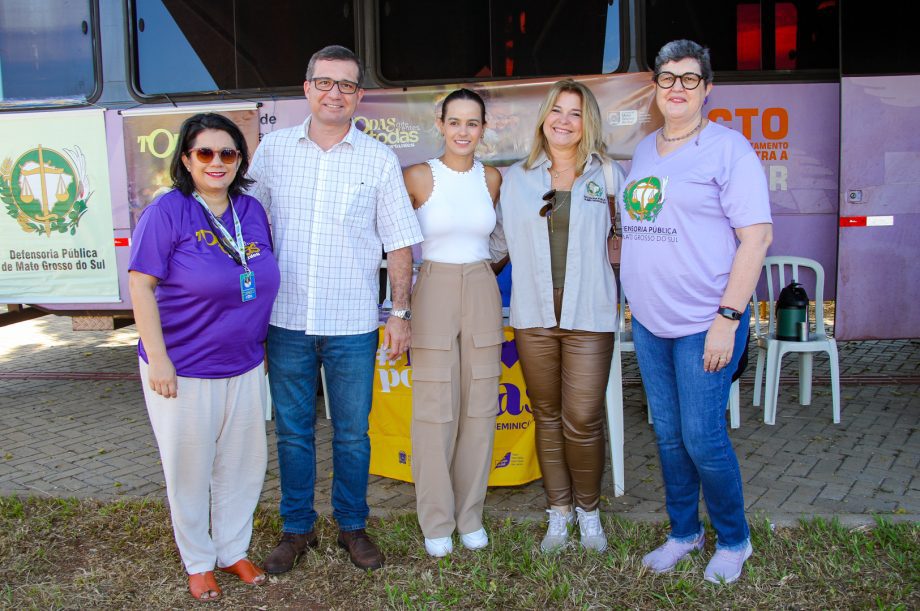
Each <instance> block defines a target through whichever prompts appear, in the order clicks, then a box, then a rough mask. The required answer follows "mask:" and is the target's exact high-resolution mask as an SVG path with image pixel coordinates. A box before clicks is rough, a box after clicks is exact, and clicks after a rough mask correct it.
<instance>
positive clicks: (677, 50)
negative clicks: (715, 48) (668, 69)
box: [655, 39, 712, 84]
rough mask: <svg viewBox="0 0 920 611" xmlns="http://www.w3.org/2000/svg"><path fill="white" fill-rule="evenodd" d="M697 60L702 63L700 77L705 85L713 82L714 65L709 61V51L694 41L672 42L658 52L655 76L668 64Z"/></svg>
mask: <svg viewBox="0 0 920 611" xmlns="http://www.w3.org/2000/svg"><path fill="white" fill-rule="evenodd" d="M687 58H690V59H695V60H696V61H698V62H699V63H700V76H702V77H703V81H704V82H705V83H707V84H708V83H711V82H712V63H711V62H710V61H709V49H707V48H706V47H704V46H702V45H700V44H698V43H695V42H693V41H692V40H686V39H682V40H672V41H671V42H669V43H667V44H665V45H664V46H663V47H661V50H660V51H658V57H656V58H655V74H658V73H659V72H661V67H662V66H663V65H665V64H666V63H668V62H679V61H680V60H682V59H687Z"/></svg>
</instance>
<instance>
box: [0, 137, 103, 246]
mask: <svg viewBox="0 0 920 611" xmlns="http://www.w3.org/2000/svg"><path fill="white" fill-rule="evenodd" d="M91 196H92V192H91V191H90V190H89V181H88V179H87V175H86V158H85V157H84V155H83V152H82V151H81V150H80V147H77V146H75V147H74V148H73V149H64V152H63V153H61V152H58V151H56V150H54V149H50V148H44V147H42V146H41V145H38V147H36V148H34V149H31V150H28V151H26V152H25V153H23V154H21V155H20V156H19V157H18V158H17V159H16V160H15V161H13V159H12V158H11V157H7V158H6V159H4V160H3V162H2V163H0V202H2V203H3V205H4V206H5V207H6V212H7V214H8V215H9V216H10V217H12V218H13V219H14V220H16V222H17V223H19V227H20V228H21V229H22V230H23V231H25V232H26V233H35V234H37V235H47V236H49V237H50V236H51V235H52V234H55V233H58V234H68V233H69V234H70V235H74V234H76V232H77V227H78V226H79V223H80V219H81V218H83V215H84V214H86V202H87V201H88V200H89V198H90V197H91Z"/></svg>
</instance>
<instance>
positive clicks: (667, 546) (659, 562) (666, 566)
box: [642, 533, 706, 573]
mask: <svg viewBox="0 0 920 611" xmlns="http://www.w3.org/2000/svg"><path fill="white" fill-rule="evenodd" d="M705 543H706V537H705V535H704V534H703V533H700V536H699V537H697V538H696V539H694V540H693V541H688V542H686V543H681V542H679V541H675V540H674V539H672V538H671V537H668V540H667V541H665V542H664V545H662V546H660V547H657V548H655V549H654V550H652V551H651V552H649V553H647V554H646V555H645V556H643V557H642V564H644V565H645V566H647V567H648V568H650V569H652V570H653V571H655V572H656V573H667V572H668V571H670V570H671V569H673V568H674V567H675V566H676V565H677V563H678V562H680V561H681V560H683V558H684V556H686V555H687V554H689V553H690V552H692V551H696V550H701V549H703V544H705Z"/></svg>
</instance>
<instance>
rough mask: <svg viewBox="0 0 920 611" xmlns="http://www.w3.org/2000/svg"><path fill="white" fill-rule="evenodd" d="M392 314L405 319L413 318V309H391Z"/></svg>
mask: <svg viewBox="0 0 920 611" xmlns="http://www.w3.org/2000/svg"><path fill="white" fill-rule="evenodd" d="M390 316H395V317H396V318H401V319H403V320H412V310H390Z"/></svg>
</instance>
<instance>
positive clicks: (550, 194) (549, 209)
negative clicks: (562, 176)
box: [540, 189, 556, 219]
mask: <svg viewBox="0 0 920 611" xmlns="http://www.w3.org/2000/svg"><path fill="white" fill-rule="evenodd" d="M543 201H545V202H546V203H545V204H544V205H543V207H542V208H540V216H542V217H545V218H548V219H549V218H553V212H555V211H556V190H555V189H550V190H549V191H547V192H546V193H544V194H543Z"/></svg>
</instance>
